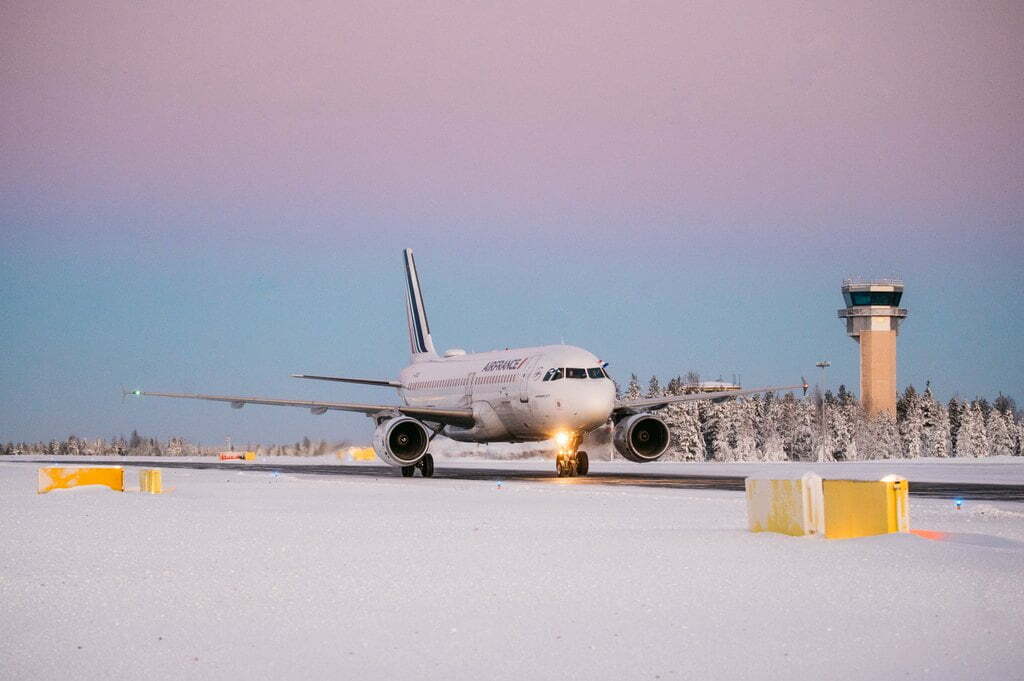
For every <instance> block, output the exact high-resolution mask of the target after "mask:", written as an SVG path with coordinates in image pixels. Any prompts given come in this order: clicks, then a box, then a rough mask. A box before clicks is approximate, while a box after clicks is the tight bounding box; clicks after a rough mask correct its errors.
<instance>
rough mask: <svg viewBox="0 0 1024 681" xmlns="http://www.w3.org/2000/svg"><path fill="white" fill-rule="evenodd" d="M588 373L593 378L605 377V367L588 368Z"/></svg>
mask: <svg viewBox="0 0 1024 681" xmlns="http://www.w3.org/2000/svg"><path fill="white" fill-rule="evenodd" d="M587 375H588V376H590V377H591V378H604V377H605V376H604V369H602V368H601V367H594V368H593V369H587Z"/></svg>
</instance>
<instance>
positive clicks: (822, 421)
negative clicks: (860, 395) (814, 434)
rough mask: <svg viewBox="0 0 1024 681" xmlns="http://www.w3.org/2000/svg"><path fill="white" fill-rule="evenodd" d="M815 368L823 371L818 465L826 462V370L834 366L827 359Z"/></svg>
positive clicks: (819, 391)
mask: <svg viewBox="0 0 1024 681" xmlns="http://www.w3.org/2000/svg"><path fill="white" fill-rule="evenodd" d="M814 366H816V367H818V368H819V369H821V380H820V382H819V383H818V427H819V429H820V431H821V432H820V433H819V435H818V441H819V444H818V463H823V462H824V461H825V370H826V369H828V368H829V367H830V366H832V362H829V361H828V360H827V359H825V360H822V361H820V362H817V363H816V364H815V365H814Z"/></svg>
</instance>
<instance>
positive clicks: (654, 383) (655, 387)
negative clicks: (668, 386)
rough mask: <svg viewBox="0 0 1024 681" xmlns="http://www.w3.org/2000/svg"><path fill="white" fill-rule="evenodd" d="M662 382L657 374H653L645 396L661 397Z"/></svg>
mask: <svg viewBox="0 0 1024 681" xmlns="http://www.w3.org/2000/svg"><path fill="white" fill-rule="evenodd" d="M661 395H662V392H661V383H659V382H658V377H657V376H651V380H650V381H648V382H647V394H646V395H644V397H661Z"/></svg>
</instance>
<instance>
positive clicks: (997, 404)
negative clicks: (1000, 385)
mask: <svg viewBox="0 0 1024 681" xmlns="http://www.w3.org/2000/svg"><path fill="white" fill-rule="evenodd" d="M992 407H993V408H994V409H995V410H996V411H998V412H999V413H1000V414H1003V415H1004V416H1005V415H1007V414H1009V415H1010V417H1011V418H1012V417H1013V416H1014V415H1016V413H1017V403H1016V402H1015V401H1014V399H1013V398H1012V397H1008V396H1007V395H1004V394H1003V393H999V397H997V398H996V399H995V400H993V401H992Z"/></svg>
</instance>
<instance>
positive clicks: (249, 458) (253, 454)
mask: <svg viewBox="0 0 1024 681" xmlns="http://www.w3.org/2000/svg"><path fill="white" fill-rule="evenodd" d="M243 458H244V459H245V460H246V461H255V460H256V452H246V453H245V455H244V456H243Z"/></svg>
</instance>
